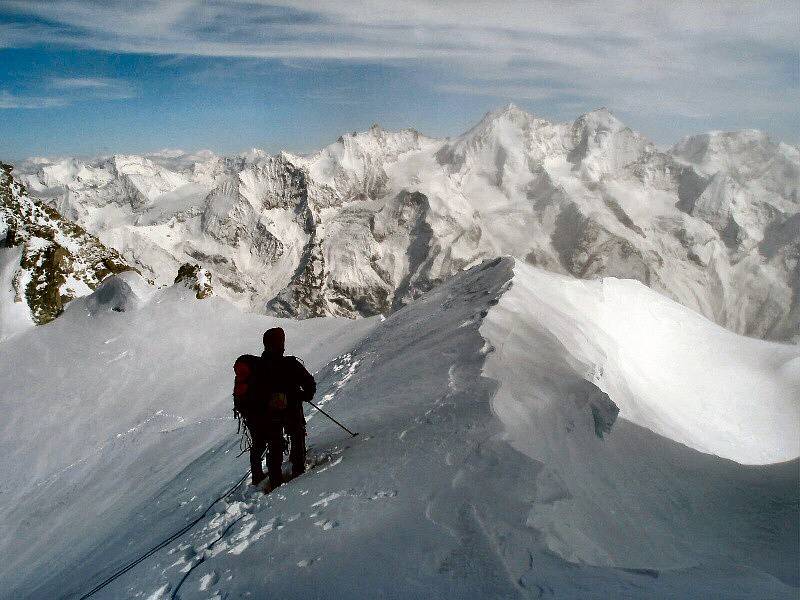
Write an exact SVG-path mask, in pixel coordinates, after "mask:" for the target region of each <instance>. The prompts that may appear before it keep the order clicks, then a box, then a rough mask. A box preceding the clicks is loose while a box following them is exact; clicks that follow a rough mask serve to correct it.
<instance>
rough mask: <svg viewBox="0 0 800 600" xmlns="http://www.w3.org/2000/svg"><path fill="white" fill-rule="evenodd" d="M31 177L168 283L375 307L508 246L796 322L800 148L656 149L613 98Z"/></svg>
mask: <svg viewBox="0 0 800 600" xmlns="http://www.w3.org/2000/svg"><path fill="white" fill-rule="evenodd" d="M19 169H20V174H21V175H22V177H23V179H24V181H25V182H26V183H27V185H28V186H29V188H30V189H31V191H32V193H33V194H35V195H36V196H38V197H39V198H42V199H44V200H45V201H47V202H48V203H50V204H51V205H52V206H54V207H55V208H56V209H57V210H59V211H60V212H61V213H62V214H64V215H65V216H67V217H69V218H71V219H74V220H75V221H76V222H78V223H79V224H80V225H81V226H83V227H85V228H86V229H87V230H88V231H90V232H92V233H93V234H95V235H97V236H98V237H99V238H100V240H101V241H102V242H103V243H104V244H106V245H107V246H109V247H112V248H115V249H117V250H118V251H119V252H120V253H121V254H122V255H123V256H124V257H125V259H126V260H128V261H129V262H130V263H131V264H133V265H136V267H137V268H138V269H140V270H141V272H142V273H144V274H145V275H146V276H147V277H149V278H152V279H153V280H155V281H157V282H159V283H170V282H171V281H172V278H173V277H174V274H175V273H176V271H177V269H178V267H179V266H180V265H181V264H183V263H185V262H188V261H192V262H196V263H199V264H200V265H202V266H203V267H204V268H206V269H208V270H209V271H210V272H211V273H212V275H213V276H214V278H215V282H216V284H217V285H216V287H215V291H216V292H217V293H219V294H221V295H223V296H224V297H226V298H229V299H231V300H233V301H235V302H237V303H239V304H240V305H243V306H245V307H248V308H251V309H255V310H256V311H257V312H265V311H266V312H272V313H274V314H278V315H284V316H297V317H309V316H319V315H340V316H356V315H362V316H367V315H374V314H378V313H386V312H388V311H391V310H392V309H396V308H397V307H399V306H403V305H405V304H407V303H408V302H409V301H410V300H411V299H413V298H415V297H417V296H418V295H419V294H420V293H422V292H424V291H425V290H428V289H430V288H431V287H432V286H434V285H435V284H437V283H439V282H442V281H444V280H446V279H447V278H449V277H451V276H453V275H454V274H455V273H457V272H459V271H460V270H461V269H463V268H464V267H466V266H469V265H472V264H476V263H477V262H479V261H481V260H483V259H484V258H487V257H492V256H497V255H500V254H508V255H512V256H515V257H517V258H518V259H521V260H525V261H527V262H529V263H530V264H533V265H537V266H540V267H543V268H545V269H547V270H550V271H554V272H559V273H567V274H570V275H573V276H575V277H579V278H595V277H600V276H615V277H623V278H632V279H636V280H639V281H641V282H643V283H645V284H646V285H648V286H650V287H651V288H653V289H655V290H657V291H660V292H662V293H664V294H666V295H668V296H669V297H671V298H673V299H675V300H677V301H678V302H680V303H682V304H683V305H685V306H688V307H690V308H693V309H695V310H697V311H699V312H700V313H701V314H704V315H706V316H708V317H709V318H711V319H713V320H714V321H716V322H717V323H719V324H721V325H723V326H725V327H727V328H729V329H731V330H733V331H736V332H740V333H745V334H747V335H750V336H754V337H763V338H769V339H781V340H788V339H796V338H797V336H798V334H799V329H798V327H799V325H798V324H800V308H799V306H800V300H799V298H800V266H798V264H799V262H798V257H799V256H800V201H799V200H798V188H800V152H799V151H798V149H797V148H796V147H794V146H790V145H787V144H783V143H776V142H773V141H771V140H770V139H769V138H767V136H765V135H764V134H762V133H759V132H756V131H741V132H734V133H720V132H715V133H709V134H704V135H699V136H694V137H690V138H688V139H685V140H683V141H681V142H679V143H678V144H677V145H676V146H674V147H673V148H671V149H669V150H666V151H660V150H659V149H657V148H656V147H655V146H654V145H653V144H652V143H651V142H650V141H648V140H647V139H646V138H645V137H644V136H643V135H641V134H639V133H637V132H634V131H632V130H631V129H629V128H628V127H626V126H625V125H624V124H623V123H621V122H620V121H619V120H618V119H617V118H615V117H614V116H613V115H612V114H611V113H610V112H609V111H607V110H605V109H600V110H597V111H594V112H591V113H588V114H586V115H583V116H581V117H580V118H578V119H577V120H576V121H575V122H574V123H551V122H549V121H546V120H544V119H540V118H536V117H534V116H532V115H530V114H528V113H526V112H524V111H522V110H520V109H519V108H516V107H514V106H513V105H510V106H508V107H506V108H503V109H501V110H498V111H495V112H492V113H489V114H487V115H486V116H485V117H484V119H483V120H482V121H481V122H480V123H478V124H477V125H476V126H475V127H473V128H472V129H471V130H470V131H468V132H466V133H465V134H463V135H461V136H459V137H457V138H454V139H444V140H442V139H431V138H428V137H425V136H424V135H421V134H419V133H417V132H416V131H413V130H403V131H394V132H392V131H385V130H383V129H381V128H380V127H379V126H377V125H376V126H373V127H371V128H370V129H369V130H368V131H366V132H363V133H356V134H348V135H345V136H342V137H341V138H340V139H339V140H338V141H337V142H335V143H334V144H332V145H330V146H328V147H326V148H323V149H322V150H320V151H319V152H316V153H314V154H312V155H310V156H305V157H300V156H294V155H291V154H288V153H281V154H279V155H276V156H271V155H267V154H266V153H264V152H262V151H258V150H253V151H251V152H249V153H246V154H243V155H239V156H233V157H220V156H216V155H213V154H212V153H209V152H204V153H199V154H197V155H191V156H189V155H183V154H181V153H180V152H176V151H165V152H161V153H158V154H154V155H149V156H113V157H110V158H104V159H99V160H92V161H81V160H76V159H66V160H59V161H54V162H48V161H46V160H41V159H40V160H37V161H35V162H33V163H28V164H23V165H20V166H19Z"/></svg>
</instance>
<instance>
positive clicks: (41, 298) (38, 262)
mask: <svg viewBox="0 0 800 600" xmlns="http://www.w3.org/2000/svg"><path fill="white" fill-rule="evenodd" d="M0 239H2V243H3V245H5V246H10V247H13V246H21V247H22V256H21V258H20V264H19V268H18V269H17V270H16V272H15V274H14V277H13V286H14V296H15V300H16V301H18V302H25V303H26V304H27V306H28V308H29V310H30V314H31V318H32V319H33V321H34V322H35V323H36V324H39V325H41V324H44V323H48V322H50V321H52V320H53V319H54V318H56V317H57V316H58V315H59V314H61V312H62V311H63V310H64V306H65V305H66V303H67V302H69V301H70V300H72V299H73V298H75V297H78V296H83V295H86V294H89V293H91V291H92V290H94V289H96V288H97V287H98V286H99V285H100V283H101V282H102V281H103V280H104V279H105V278H106V277H108V276H109V275H111V274H113V273H120V272H122V271H126V270H128V269H130V268H131V267H130V266H129V265H128V264H127V263H126V262H125V261H124V260H123V259H122V257H121V256H120V255H119V253H118V252H117V251H116V250H113V249H111V248H107V247H106V246H104V245H103V244H101V243H100V241H99V240H98V239H97V238H96V237H94V236H93V235H90V234H89V233H87V232H86V231H84V229H83V228H82V227H80V226H79V225H76V224H75V223H72V222H70V221H68V220H66V219H64V218H63V217H62V216H61V215H60V214H59V213H58V211H56V210H55V209H54V208H52V207H50V206H47V205H46V204H44V203H42V202H41V201H39V200H35V199H33V198H31V197H30V196H29V195H28V193H27V191H26V189H25V187H24V186H23V185H22V184H20V183H19V182H18V181H16V180H15V179H14V178H13V177H12V168H11V166H9V165H6V164H3V163H0Z"/></svg>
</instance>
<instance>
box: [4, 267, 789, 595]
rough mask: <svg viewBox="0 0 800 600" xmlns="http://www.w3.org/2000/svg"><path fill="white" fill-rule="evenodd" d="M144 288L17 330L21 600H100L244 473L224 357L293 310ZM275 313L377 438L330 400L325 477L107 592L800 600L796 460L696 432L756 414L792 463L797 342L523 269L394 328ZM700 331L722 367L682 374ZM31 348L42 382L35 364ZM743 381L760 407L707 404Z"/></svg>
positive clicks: (245, 497)
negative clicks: (90, 599)
mask: <svg viewBox="0 0 800 600" xmlns="http://www.w3.org/2000/svg"><path fill="white" fill-rule="evenodd" d="M132 277H133V276H132V275H128V276H125V282H126V283H127V287H126V286H123V285H121V284H120V285H117V286H114V287H113V290H116V292H114V293H112V291H107V292H102V291H101V292H96V293H95V296H96V298H95V299H94V300H93V299H92V298H91V297H90V298H88V299H85V300H84V299H79V300H76V301H74V302H73V303H72V306H71V307H70V309H69V310H67V311H66V313H65V315H64V316H63V317H61V318H60V319H58V320H56V321H55V322H53V323H51V324H50V325H47V326H45V327H41V328H36V329H33V330H29V331H27V332H25V333H22V334H20V335H18V336H16V337H14V338H11V339H10V340H7V341H5V342H3V343H2V344H0V377H1V378H2V380H3V381H4V382H9V384H8V385H9V387H8V389H9V390H10V391H11V396H4V398H3V404H2V405H0V409H2V410H3V412H4V414H7V415H13V418H12V419H11V420H10V421H7V422H4V423H3V425H2V427H3V430H2V435H3V438H2V439H3V440H4V442H6V443H7V446H6V447H7V448H9V452H8V453H7V459H6V461H5V462H4V463H3V472H2V473H0V476H2V477H1V479H0V481H2V485H3V487H2V492H3V493H2V494H1V495H0V498H1V499H2V500H0V502H2V505H1V507H2V519H3V522H4V523H11V524H12V530H11V532H10V535H9V536H6V537H4V538H3V541H2V543H3V547H2V549H0V551H2V554H3V556H6V557H10V560H6V561H5V562H4V563H3V565H2V567H0V585H2V586H3V589H4V590H9V593H11V594H12V595H13V597H22V598H24V597H31V598H45V597H66V598H74V597H79V596H80V594H81V593H83V592H85V591H86V590H88V589H90V588H91V587H92V586H93V585H94V584H95V583H97V582H98V581H101V580H102V579H104V578H105V577H106V576H108V575H109V574H110V573H112V572H113V571H115V570H116V569H118V568H119V567H121V566H122V565H124V564H125V562H126V561H128V560H130V559H133V558H135V557H136V556H137V555H139V554H140V553H141V552H143V551H145V550H147V549H148V548H150V547H152V546H153V545H155V544H156V543H157V542H159V541H160V540H161V539H164V538H165V537H166V536H167V535H169V534H170V533H172V532H173V531H175V530H177V529H179V528H180V527H181V526H182V525H183V524H185V523H186V522H188V521H190V520H191V519H192V518H193V516H194V515H199V514H201V513H202V511H203V510H205V508H206V506H207V505H208V504H209V503H210V502H211V500H213V499H214V498H216V497H218V496H219V495H220V494H221V493H222V492H223V491H224V490H226V489H228V488H229V487H230V486H231V485H232V484H233V483H234V482H235V481H236V480H237V479H238V478H239V476H241V475H242V474H244V473H245V472H246V469H247V466H246V459H245V458H238V459H237V458H236V454H237V452H238V441H237V439H236V438H235V436H234V435H233V432H234V430H235V428H234V426H233V425H234V424H233V423H232V421H231V420H230V418H229V417H228V415H229V414H230V413H229V410H230V398H229V396H228V393H229V390H228V386H229V385H230V383H231V382H230V377H229V376H230V370H231V369H230V364H231V362H232V359H233V358H234V357H235V356H236V355H238V354H239V353H241V352H243V351H246V350H249V351H254V350H255V347H256V346H257V342H258V340H259V337H260V333H261V331H262V330H263V329H264V328H266V327H268V326H271V325H273V324H275V323H276V321H275V320H274V319H272V318H269V317H259V316H256V315H245V314H240V313H238V311H236V310H235V309H233V308H232V307H230V306H228V305H227V304H226V303H225V302H224V301H223V300H221V299H218V298H216V299H215V298H214V297H212V298H210V299H206V300H202V301H200V300H196V299H195V298H194V294H193V293H192V291H191V290H189V289H188V288H186V287H184V286H181V285H176V286H174V287H171V288H169V289H167V290H161V291H157V292H155V291H153V290H150V292H148V288H141V287H139V284H138V283H136V281H137V280H135V279H133V278H132ZM104 287H105V286H104ZM109 287H111V286H109ZM131 293H132V294H133V296H134V298H132V297H131ZM149 294H152V295H149ZM100 295H103V298H104V300H103V301H100V300H101V299H100V298H98V296H100ZM112 300H114V301H112ZM119 300H125V302H124V306H125V311H124V312H119V311H115V310H113V306H117V305H118V304H119V302H118V301H119ZM132 300H135V301H132ZM99 305H101V306H104V307H106V308H105V309H104V310H93V311H87V310H86V309H87V308H88V307H91V306H99ZM88 312H91V315H90V314H88ZM619 313H624V314H625V315H628V316H629V317H630V322H629V323H624V322H620V321H623V319H621V318H620V317H619ZM666 318H669V319H670V323H669V324H661V325H660V320H662V319H666ZM279 323H280V324H281V325H282V326H284V327H285V328H286V329H287V334H288V338H287V339H288V341H289V344H290V348H291V349H292V350H293V351H294V352H297V353H298V354H299V355H300V356H302V357H304V358H306V359H307V361H308V362H307V364H308V366H309V368H310V369H312V370H313V371H315V376H316V378H317V381H318V383H319V387H318V393H317V400H318V401H320V402H322V403H323V404H324V407H325V409H326V410H328V411H331V412H332V413H333V414H334V415H335V416H336V417H337V418H339V419H340V420H342V421H343V422H344V423H346V424H347V425H348V426H349V427H351V428H353V429H354V430H356V431H358V432H359V433H360V435H359V436H358V437H357V438H348V437H347V435H346V434H345V433H344V432H343V431H341V430H340V429H338V428H337V427H336V426H335V425H333V424H332V423H331V422H330V421H328V420H327V419H325V418H324V417H323V416H322V415H320V414H316V413H314V411H311V412H310V413H309V428H308V431H309V437H308V440H309V443H310V445H311V448H310V452H309V459H310V463H311V466H312V467H313V468H312V469H311V470H310V471H309V472H308V473H307V474H305V475H303V476H301V477H300V478H297V479H295V480H292V481H291V482H289V483H287V484H286V485H285V486H283V487H281V488H279V489H278V490H276V491H275V492H273V493H272V494H270V495H268V496H264V495H263V494H262V493H261V492H259V491H255V490H254V489H253V488H250V487H241V488H238V489H236V490H235V492H234V493H233V495H232V496H230V497H228V498H227V499H225V500H223V501H220V502H218V503H216V504H215V505H214V506H213V508H212V510H211V512H210V514H209V515H208V517H207V518H205V519H203V520H201V522H200V523H199V524H198V525H197V526H196V527H195V528H194V529H192V530H190V531H189V532H187V533H186V534H185V535H183V536H182V537H180V538H179V539H177V540H175V541H174V542H173V543H171V544H170V545H169V546H167V547H166V548H164V549H163V550H161V551H160V552H157V553H156V554H154V555H153V556H151V557H150V558H149V559H147V560H146V561H145V562H143V563H142V564H140V565H138V566H137V567H136V568H135V569H134V570H132V571H130V572H128V573H126V574H125V575H123V576H122V577H120V578H119V579H117V580H115V581H114V582H112V583H111V584H110V585H109V586H108V587H106V588H104V589H102V590H101V591H100V592H99V593H98V594H97V595H96V597H98V598H120V597H131V598H134V597H138V598H182V599H191V598H226V597H230V598H236V597H245V596H247V597H254V598H262V597H263V598H268V597H281V598H309V597H315V598H351V597H352V598H362V597H364V598H367V597H368V598H374V597H384V598H409V597H425V598H442V599H444V598H448V599H449V598H465V599H466V598H542V597H551V598H577V597H580V598H598V599H600V598H708V597H725V598H753V597H769V598H794V597H795V596H796V592H797V586H798V585H799V584H800V581H799V580H798V578H797V572H796V564H797V561H798V548H797V536H798V526H797V518H796V517H797V511H798V498H797V489H798V475H797V472H798V471H797V466H798V465H797V461H796V460H794V461H792V462H788V463H781V464H775V465H760V466H744V465H742V464H738V463H736V462H733V461H730V460H727V459H724V458H720V457H718V456H714V455H713V454H708V453H704V452H701V451H700V450H698V449H697V448H701V449H702V450H704V451H710V452H718V451H719V452H720V453H721V451H720V450H719V449H725V450H728V449H730V447H731V446H730V444H729V443H728V442H729V438H728V437H727V436H726V435H725V430H727V432H728V433H729V432H730V431H733V430H735V429H737V428H738V429H739V430H740V432H741V435H740V438H741V440H742V444H743V448H747V449H748V453H749V455H748V456H749V460H746V462H771V461H773V460H781V459H783V458H786V457H789V456H791V455H792V453H794V455H795V456H796V452H797V448H796V443H797V442H796V440H797V435H796V434H797V409H798V407H797V396H796V395H794V396H789V397H788V398H787V397H785V395H783V394H792V393H794V391H795V390H796V386H797V385H798V372H797V369H796V367H797V361H798V358H797V351H796V349H795V348H794V347H792V346H783V345H777V344H770V343H767V342H760V341H757V340H749V339H746V338H743V337H740V336H737V335H735V334H732V333H730V332H725V331H723V330H720V329H719V328H717V327H716V326H715V325H713V324H711V323H709V322H707V321H705V320H704V319H702V318H700V317H697V315H695V314H693V313H692V312H691V311H688V310H685V309H683V308H681V307H680V306H677V305H676V304H674V303H673V302H672V301H670V300H667V299H663V298H659V297H658V296H657V295H656V294H654V293H652V292H649V291H648V290H646V289H645V288H644V287H643V286H639V285H633V284H630V283H629V282H617V281H614V280H603V281H602V282H600V281H597V282H581V281H575V280H571V279H569V278H567V277H564V276H556V275H553V274H549V273H547V272H545V271H543V270H540V269H537V268H533V267H530V266H526V265H524V264H522V263H520V262H519V261H518V262H517V264H516V265H515V264H514V261H512V260H511V259H496V260H492V261H486V262H484V263H482V264H481V265H480V266H476V267H473V268H471V269H469V270H468V271H465V272H461V273H459V274H457V275H456V276H455V277H453V278H451V279H450V280H448V281H447V282H445V283H444V284H442V285H440V286H437V287H435V288H433V289H431V290H430V291H428V292H426V293H425V294H423V295H421V296H420V297H418V298H416V299H414V300H413V301H411V302H409V303H408V304H407V305H406V306H405V307H403V308H401V309H399V310H397V311H395V312H394V313H393V314H391V315H390V316H389V317H388V318H386V319H385V320H381V321H377V320H374V319H369V320H359V321H344V320H331V319H311V320H306V321H300V322H292V321H279ZM648 328H649V329H652V330H654V333H656V334H663V333H664V330H670V331H673V333H672V334H671V337H670V338H669V339H667V340H664V344H663V345H661V344H660V343H659V342H658V340H659V339H661V338H660V336H659V335H655V336H653V337H652V338H648V337H647V335H646V333H647V329H648ZM695 335H698V336H700V337H699V338H698V339H701V340H705V339H708V340H709V348H708V353H707V354H703V353H700V356H701V357H702V358H703V359H705V360H706V361H707V362H708V363H709V365H708V367H709V368H708V369H707V370H703V369H700V368H699V367H698V368H696V369H694V370H691V369H689V370H688V371H687V373H686V374H685V375H684V374H682V373H680V371H682V370H687V365H688V359H687V357H686V356H684V354H685V344H687V343H690V341H692V340H694V339H695ZM76 340H80V342H81V343H80V344H79V345H78V344H76ZM679 342H681V343H679ZM656 352H658V354H655V353H656ZM65 353H70V363H69V368H67V367H66V366H65V365H64V362H63V360H62V356H63V354H65ZM648 353H651V354H653V355H652V356H648V355H647V354H648ZM32 356H36V368H37V370H38V371H41V372H43V373H46V374H48V375H47V376H46V377H41V378H39V379H38V380H34V381H30V380H29V378H28V375H27V374H28V373H29V369H28V367H27V366H26V365H29V364H30V360H31V359H30V358H26V357H32ZM740 359H741V362H740ZM12 363H13V365H14V366H11V365H12ZM734 372H735V373H738V376H739V377H741V381H743V382H745V384H746V386H747V394H749V396H750V398H748V397H747V396H746V394H743V395H742V396H740V397H739V398H738V399H737V398H736V397H733V398H732V399H731V401H730V402H723V398H722V395H723V394H722V392H721V393H719V394H717V395H710V396H709V395H707V394H706V396H703V397H699V396H698V392H700V393H707V392H708V391H709V390H713V389H714V388H715V387H718V388H719V389H720V390H728V391H730V390H731V389H732V385H731V383H732V382H730V381H728V380H729V379H730V378H731V377H732V373H734ZM226 373H228V375H227V376H226ZM667 380H668V382H669V383H675V384H677V385H676V389H674V390H670V389H665V388H668V385H667V384H665V383H664V381H667ZM691 383H694V384H696V385H697V388H698V389H694V386H693V385H691ZM745 384H743V385H745ZM752 398H757V399H759V400H758V401H759V402H760V406H759V407H758V409H756V408H755V407H754V405H753V402H752ZM53 399H57V401H54V400H53ZM740 400H744V402H740ZM747 400H750V402H747ZM42 405H47V406H48V407H50V410H48V411H47V412H45V413H41V411H38V410H37V407H39V406H42ZM759 413H761V414H759ZM709 414H713V417H714V419H711V418H710V416H709ZM698 419H704V421H703V422H702V423H699V424H698V423H696V420H698ZM751 420H752V421H755V422H752V423H751V422H750V421H751ZM712 421H717V422H718V424H716V423H715V422H712ZM693 422H695V423H696V424H695V426H693V427H686V425H687V424H691V423H693ZM764 424H767V425H766V426H764ZM680 425H684V427H680ZM756 430H758V432H759V435H760V437H759V438H758V439H756V438H752V437H749V436H748V432H754V431H756ZM681 436H683V437H681ZM673 438H675V439H673ZM676 440H678V441H676ZM681 442H684V443H681ZM686 444H690V445H686ZM692 446H693V447H692ZM740 458H742V457H740ZM745 458H747V457H745ZM86 507H91V510H87V509H86Z"/></svg>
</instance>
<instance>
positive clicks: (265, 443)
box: [250, 421, 306, 485]
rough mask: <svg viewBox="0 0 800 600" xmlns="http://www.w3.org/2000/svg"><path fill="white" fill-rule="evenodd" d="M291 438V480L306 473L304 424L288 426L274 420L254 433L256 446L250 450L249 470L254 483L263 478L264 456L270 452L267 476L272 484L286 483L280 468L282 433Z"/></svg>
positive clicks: (281, 460)
mask: <svg viewBox="0 0 800 600" xmlns="http://www.w3.org/2000/svg"><path fill="white" fill-rule="evenodd" d="M284 430H285V431H286V433H287V434H288V436H289V440H290V443H291V446H290V450H289V460H290V461H291V463H292V477H296V476H297V475H300V474H301V473H303V472H304V471H305V470H306V428H305V427H304V426H302V425H294V424H291V425H289V424H286V423H282V422H279V421H271V422H267V423H263V424H261V425H260V426H259V427H256V428H255V431H251V435H252V437H253V445H252V447H251V448H250V469H251V470H252V473H253V481H261V480H262V479H264V469H263V467H262V466H261V457H262V456H263V455H264V451H265V450H266V451H267V473H268V474H269V481H270V483H271V484H272V485H279V484H280V483H282V482H283V473H282V471H281V465H282V463H283V444H284V441H283V432H284Z"/></svg>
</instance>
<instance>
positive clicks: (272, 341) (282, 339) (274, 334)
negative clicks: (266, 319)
mask: <svg viewBox="0 0 800 600" xmlns="http://www.w3.org/2000/svg"><path fill="white" fill-rule="evenodd" d="M285 344H286V334H285V333H284V332H283V329H281V328H280V327H273V328H272V329H267V331H265V332H264V348H266V349H268V350H280V351H282V350H283V348H284V346H285Z"/></svg>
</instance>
